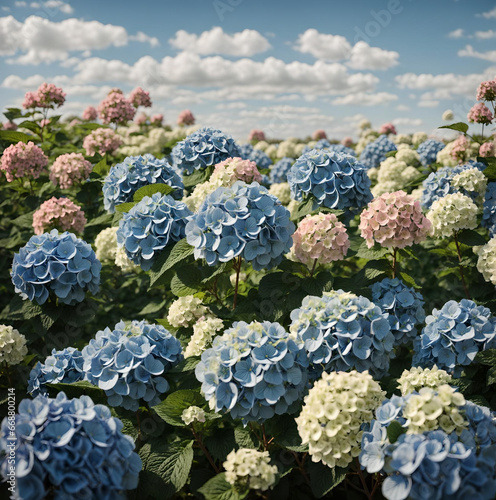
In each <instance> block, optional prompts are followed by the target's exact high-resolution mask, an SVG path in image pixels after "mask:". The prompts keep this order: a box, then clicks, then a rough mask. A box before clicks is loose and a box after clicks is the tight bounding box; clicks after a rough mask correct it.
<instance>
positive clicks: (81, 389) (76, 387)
mask: <svg viewBox="0 0 496 500" xmlns="http://www.w3.org/2000/svg"><path fill="white" fill-rule="evenodd" d="M46 385H47V386H48V387H49V388H51V389H54V390H56V391H57V392H65V395H66V396H67V397H68V398H79V397H81V396H89V397H90V398H91V399H92V400H93V402H94V403H95V404H105V405H106V404H107V396H106V394H105V391H104V390H102V389H100V388H99V387H97V386H96V385H93V384H90V383H89V382H88V381H86V380H80V381H79V382H74V383H72V384H63V383H59V384H46Z"/></svg>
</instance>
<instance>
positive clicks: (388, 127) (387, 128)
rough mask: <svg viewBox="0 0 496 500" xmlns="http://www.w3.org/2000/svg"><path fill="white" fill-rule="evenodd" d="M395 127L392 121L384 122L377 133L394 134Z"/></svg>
mask: <svg viewBox="0 0 496 500" xmlns="http://www.w3.org/2000/svg"><path fill="white" fill-rule="evenodd" d="M396 133H397V132H396V127H395V126H394V125H393V124H392V123H384V124H383V125H381V128H380V129H379V134H386V135H387V134H393V135H396Z"/></svg>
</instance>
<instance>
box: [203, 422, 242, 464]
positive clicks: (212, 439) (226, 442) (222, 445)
mask: <svg viewBox="0 0 496 500" xmlns="http://www.w3.org/2000/svg"><path fill="white" fill-rule="evenodd" d="M203 442H204V443H205V446H206V447H207V449H208V451H209V452H210V454H211V455H212V456H213V457H214V459H215V460H219V461H220V462H225V460H226V458H227V455H229V453H230V452H231V451H232V450H233V449H234V448H235V447H236V441H235V438H234V430H233V429H229V428H227V429H226V428H217V429H215V430H214V432H213V434H211V435H210V436H208V437H206V438H205V439H204V441H203Z"/></svg>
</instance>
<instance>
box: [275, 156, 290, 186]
mask: <svg viewBox="0 0 496 500" xmlns="http://www.w3.org/2000/svg"><path fill="white" fill-rule="evenodd" d="M293 163H294V159H293V158H288V157H284V158H281V159H280V160H279V161H278V162H277V163H274V165H272V167H271V169H270V174H269V178H270V182H271V184H277V183H281V182H287V181H288V172H289V170H290V169H291V167H292V165H293Z"/></svg>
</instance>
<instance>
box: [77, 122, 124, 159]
mask: <svg viewBox="0 0 496 500" xmlns="http://www.w3.org/2000/svg"><path fill="white" fill-rule="evenodd" d="M121 145H122V139H121V138H120V136H118V135H117V134H116V133H115V132H114V131H113V130H112V129H110V128H103V127H102V128H97V129H96V130H93V132H91V134H89V135H87V136H86V137H85V138H84V141H83V148H84V149H85V150H86V154H87V155H88V156H93V155H94V154H95V153H100V154H101V155H104V154H105V153H109V154H112V153H113V152H114V151H116V150H117V149H118V148H119V146H121Z"/></svg>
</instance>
